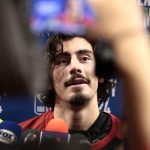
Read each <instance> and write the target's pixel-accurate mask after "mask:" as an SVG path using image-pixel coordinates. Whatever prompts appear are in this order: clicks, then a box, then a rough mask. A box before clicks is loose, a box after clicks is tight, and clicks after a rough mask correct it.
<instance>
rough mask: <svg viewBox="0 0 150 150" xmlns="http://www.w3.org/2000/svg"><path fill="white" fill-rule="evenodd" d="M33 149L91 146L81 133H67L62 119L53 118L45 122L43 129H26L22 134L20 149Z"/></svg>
mask: <svg viewBox="0 0 150 150" xmlns="http://www.w3.org/2000/svg"><path fill="white" fill-rule="evenodd" d="M66 127H67V128H66ZM63 129H64V130H63ZM66 129H67V130H66ZM66 131H67V132H66ZM33 149H35V150H49V149H51V150H70V149H71V150H77V149H78V150H85V149H86V150H91V147H90V143H89V141H88V140H87V139H86V138H85V137H84V136H83V135H81V134H74V135H70V134H69V133H68V126H67V124H66V123H65V121H64V120H62V119H53V120H51V121H50V122H49V123H48V124H47V126H46V128H45V131H37V130H34V129H28V130H27V131H26V132H25V133H24V134H23V138H22V150H33Z"/></svg>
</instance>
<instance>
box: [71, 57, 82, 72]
mask: <svg viewBox="0 0 150 150" xmlns="http://www.w3.org/2000/svg"><path fill="white" fill-rule="evenodd" d="M81 66H82V65H81V64H80V62H79V60H77V59H72V60H71V63H70V74H75V73H81V72H82V69H81Z"/></svg>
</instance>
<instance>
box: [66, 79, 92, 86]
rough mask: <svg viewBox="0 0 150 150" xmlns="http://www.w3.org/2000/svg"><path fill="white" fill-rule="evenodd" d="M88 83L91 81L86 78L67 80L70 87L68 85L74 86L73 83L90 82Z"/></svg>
mask: <svg viewBox="0 0 150 150" xmlns="http://www.w3.org/2000/svg"><path fill="white" fill-rule="evenodd" d="M88 83H89V81H88V80H86V79H81V78H76V79H74V80H71V81H69V82H66V83H65V86H66V87H68V86H72V85H79V84H88Z"/></svg>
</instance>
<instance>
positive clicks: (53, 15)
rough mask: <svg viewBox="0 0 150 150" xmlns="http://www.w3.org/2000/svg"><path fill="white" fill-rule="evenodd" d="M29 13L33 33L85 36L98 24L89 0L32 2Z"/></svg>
mask: <svg viewBox="0 0 150 150" xmlns="http://www.w3.org/2000/svg"><path fill="white" fill-rule="evenodd" d="M29 12H30V15H29V16H30V17H29V18H30V19H29V24H30V28H31V30H32V31H33V32H51V31H52V32H60V33H65V34H85V33H86V31H87V29H88V28H89V27H93V26H94V25H95V22H96V15H95V13H94V11H93V10H92V8H91V7H90V6H89V5H88V2H87V0H32V1H31V10H29Z"/></svg>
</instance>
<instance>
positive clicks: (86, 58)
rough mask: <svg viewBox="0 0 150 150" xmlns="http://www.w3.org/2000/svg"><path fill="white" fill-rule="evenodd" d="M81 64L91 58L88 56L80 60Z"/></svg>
mask: <svg viewBox="0 0 150 150" xmlns="http://www.w3.org/2000/svg"><path fill="white" fill-rule="evenodd" d="M80 60H81V62H87V61H88V60H90V58H89V57H88V56H83V57H81V58H80Z"/></svg>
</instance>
